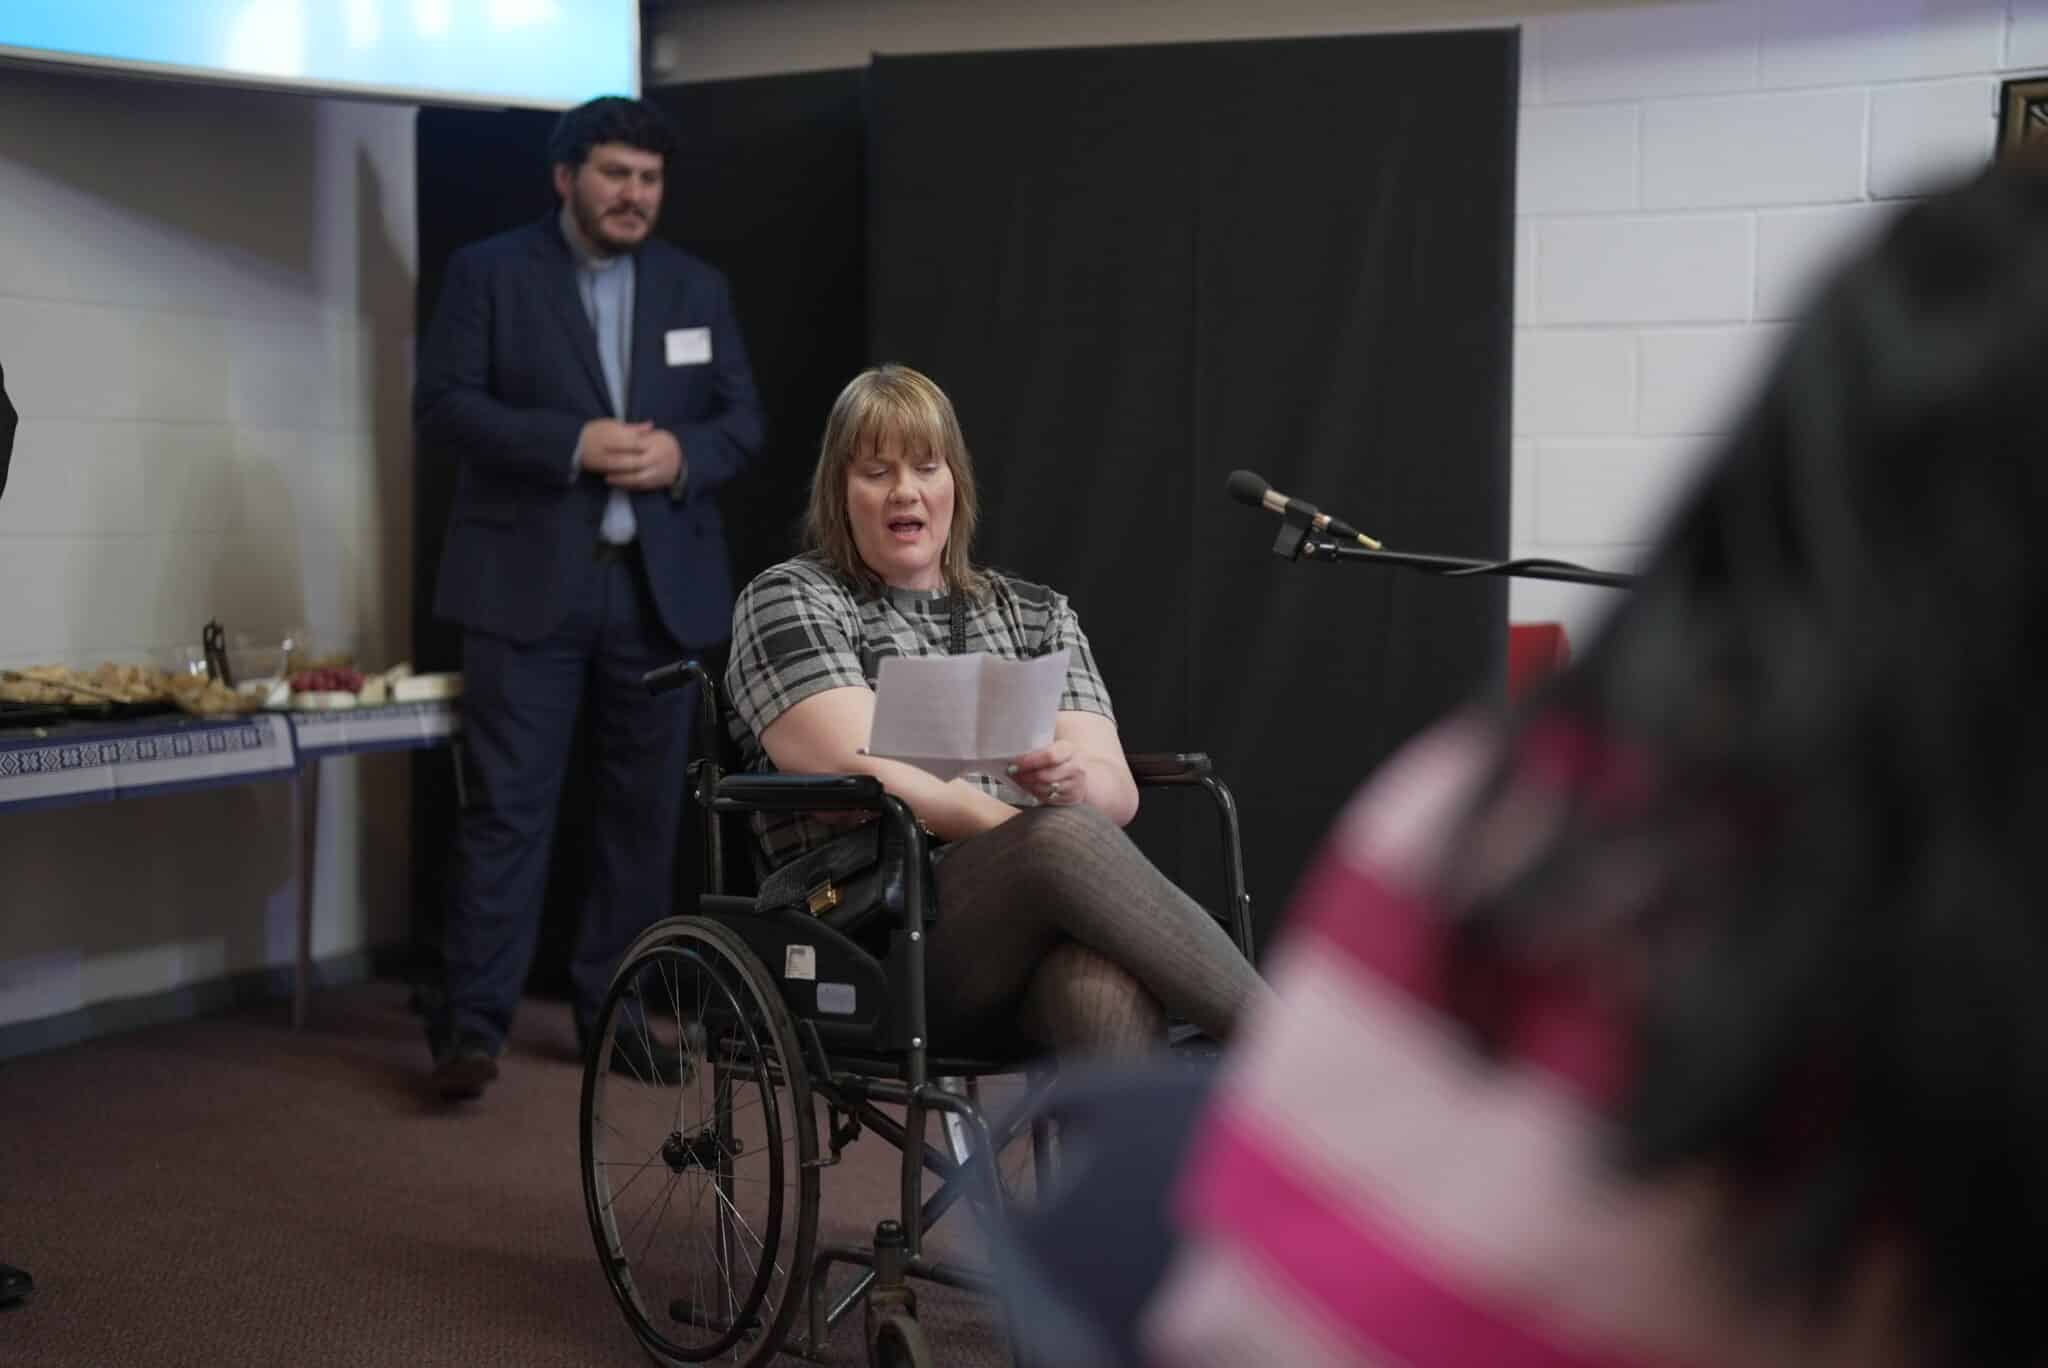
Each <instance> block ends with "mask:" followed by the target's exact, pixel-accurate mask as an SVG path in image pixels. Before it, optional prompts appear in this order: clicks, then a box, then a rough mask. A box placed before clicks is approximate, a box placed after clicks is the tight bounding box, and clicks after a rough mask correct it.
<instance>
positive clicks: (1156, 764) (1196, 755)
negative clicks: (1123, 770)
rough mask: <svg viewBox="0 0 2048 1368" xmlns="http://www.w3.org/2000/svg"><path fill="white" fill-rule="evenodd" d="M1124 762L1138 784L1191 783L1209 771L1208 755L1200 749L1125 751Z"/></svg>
mask: <svg viewBox="0 0 2048 1368" xmlns="http://www.w3.org/2000/svg"><path fill="white" fill-rule="evenodd" d="M1124 763H1126V764H1128V765H1129V766H1130V767H1131V778H1133V779H1135V780H1137V781H1138V782H1139V783H1140V784H1192V783H1196V782H1197V781H1199V780H1200V779H1201V777H1202V776H1203V775H1205V774H1207V773H1209V771H1210V769H1211V766H1210V764H1209V757H1208V756H1206V755H1204V754H1203V753H1202V752H1200V751H1192V752H1185V753H1183V752H1176V751H1144V752H1139V751H1125V752H1124Z"/></svg>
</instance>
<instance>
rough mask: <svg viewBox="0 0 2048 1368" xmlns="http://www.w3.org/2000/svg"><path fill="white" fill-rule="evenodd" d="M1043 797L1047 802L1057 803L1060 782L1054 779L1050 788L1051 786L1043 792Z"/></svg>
mask: <svg viewBox="0 0 2048 1368" xmlns="http://www.w3.org/2000/svg"><path fill="white" fill-rule="evenodd" d="M1045 796H1046V799H1047V801H1049V802H1054V803H1057V802H1058V801H1059V800H1060V781H1059V780H1057V779H1055V780H1053V781H1052V786H1051V787H1049V788H1048V789H1046V791H1045Z"/></svg>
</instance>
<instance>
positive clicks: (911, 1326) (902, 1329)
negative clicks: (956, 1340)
mask: <svg viewBox="0 0 2048 1368" xmlns="http://www.w3.org/2000/svg"><path fill="white" fill-rule="evenodd" d="M868 1368H932V1346H931V1341H929V1340H927V1339H926V1338H925V1337H924V1327H923V1326H921V1325H919V1324H918V1323H917V1321H916V1320H915V1319H914V1318H912V1317H911V1316H909V1315H908V1314H906V1313H904V1312H901V1311H897V1312H892V1313H891V1314H890V1315H889V1316H888V1317H887V1318H885V1319H884V1320H882V1321H881V1322H880V1323H879V1324H878V1325H876V1326H875V1337H874V1339H873V1340H872V1341H871V1342H870V1343H869V1344H868Z"/></svg>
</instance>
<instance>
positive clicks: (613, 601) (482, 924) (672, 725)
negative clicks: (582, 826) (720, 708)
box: [432, 550, 695, 1052]
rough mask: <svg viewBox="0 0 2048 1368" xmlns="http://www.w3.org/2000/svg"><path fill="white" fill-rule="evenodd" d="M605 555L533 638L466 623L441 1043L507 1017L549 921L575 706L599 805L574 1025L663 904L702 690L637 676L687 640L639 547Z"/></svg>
mask: <svg viewBox="0 0 2048 1368" xmlns="http://www.w3.org/2000/svg"><path fill="white" fill-rule="evenodd" d="M593 554H595V553H594V552H593ZM604 560H605V565H604V569H603V573H601V574H598V575H596V576H593V577H592V578H591V579H590V581H589V584H590V588H589V590H588V591H587V592H586V593H585V594H584V596H583V600H582V601H581V602H579V603H576V604H574V605H572V607H571V609H570V612H569V615H568V617H567V618H566V619H565V620H564V621H563V623H562V625H561V626H560V627H559V628H557V629H556V631H555V632H553V633H552V634H551V635H549V636H547V637H544V638H542V639H541V640H539V641H537V642H531V643H521V642H515V641H511V640H508V639H506V638H503V637H498V636H493V635H490V634H488V633H484V632H478V631H474V630H472V631H469V632H467V633H466V634H465V635H464V638H463V649H462V656H463V660H462V666H463V700H462V723H463V730H462V744H463V749H464V756H465V759H466V761H467V774H468V778H469V790H468V793H467V796H466V802H465V804H464V807H463V810H462V814H461V818H460V822H459V825H458V829H457V835H456V852H455V854H456V858H455V887H454V895H453V900H452V906H451V907H450V908H449V914H448V921H447V936H446V943H445V946H444V955H445V962H446V969H447V996H446V1000H445V1006H444V1009H443V1010H444V1013H445V1015H444V1018H443V1019H442V1020H440V1021H438V1022H436V1023H434V1024H433V1030H432V1034H433V1035H434V1036H435V1037H436V1039H435V1042H434V1043H435V1045H436V1048H437V1050H438V1049H439V1048H441V1047H442V1046H443V1045H445V1044H446V1043H447V1042H448V1041H449V1040H451V1039H453V1038H454V1037H455V1036H458V1035H459V1036H461V1037H463V1038H466V1039H468V1040H471V1041H474V1042H476V1043H478V1044H480V1045H483V1046H484V1047H485V1048H488V1049H490V1050H492V1051H493V1052H495V1051H496V1050H498V1049H499V1048H500V1047H502V1045H503V1043H504V1040H505V1034H506V1032H507V1031H508V1030H509V1029H510V1027H511V1023H512V1014H513V1011H514V1009H515V1008H516V1007H517V1006H518V1002H519V995H520V990H521V989H522V987H523V986H524V985H525V982H526V977H527V971H528V970H529V969H530V968H531V966H532V961H533V953H534V945H535V941H536V939H537V937H538V934H539V930H540V921H541V913H542V902H543V899H544V897H545V893H546V888H547V876H548V856H549V852H550V849H551V847H552V844H553V837H554V831H555V819H556V813H557V810H558V809H559V806H560V800H561V793H562V780H563V775H564V772H565V771H566V769H567V766H568V763H569V756H570V748H571V745H572V743H573V742H574V739H575V734H576V726H577V714H578V709H579V707H587V708H589V710H590V715H591V723H592V725H591V734H592V737H593V745H594V756H593V759H594V761H595V765H594V776H593V777H594V781H595V782H594V784H593V801H594V803H595V805H596V811H595V812H594V813H593V821H592V827H591V857H592V858H591V868H590V871H589V877H588V880H587V883H586V885H585V892H584V896H583V900H582V909H581V918H580V922H579V925H578V928H577V935H576V941H575V948H574V950H573V952H572V954H571V962H570V965H569V981H570V985H571V989H572V992H573V995H574V1006H575V1011H576V1020H577V1023H578V1026H579V1028H587V1027H588V1026H589V1025H590V1024H591V1023H592V1022H593V1021H594V1020H595V1018H596V1016H597V1012H598V1009H599V1008H600V1007H601V1006H602V1004H603V1002H604V994H605V990H606V987H607V986H608V984H609V982H610V979H611V975H612V972H613V971H614V970H615V969H616V968H617V966H618V961H619V957H620V956H621V955H622V954H623V953H624V951H625V948H626V947H627V945H629V944H630V943H631V942H632V940H633V938H634V937H635V936H637V935H638V934H639V933H640V932H641V931H643V930H645V929H646V928H647V927H648V926H650V925H652V924H653V923H654V922H655V921H657V920H659V919H661V918H662V917H665V916H668V915H669V914H670V911H671V907H672V903H673V901H674V897H675V859H676V833H677V823H678V820H679V818H680V815H681V809H682V801H683V789H684V785H685V782H686V778H685V772H684V771H685V767H686V765H687V763H688V757H689V747H690V719H691V716H692V709H693V707H694V705H695V691H694V690H681V691H678V692H676V693H671V694H666V695H663V696H661V697H659V698H657V697H654V696H652V695H651V694H649V693H648V691H647V690H646V688H645V687H644V686H642V684H641V682H640V679H641V676H642V675H644V674H645V673H646V672H647V671H648V670H651V669H653V668H654V667H655V666H657V665H665V664H668V663H670V662H672V661H674V660H677V659H679V658H681V657H682V656H683V655H684V654H685V652H684V649H683V647H682V646H681V645H680V644H679V643H678V642H676V641H675V639H674V638H673V637H671V636H670V635H669V633H668V631H667V630H666V629H665V628H664V627H663V626H662V625H661V619H660V616H659V614H658V613H657V612H656V611H655V606H654V602H653V598H652V595H651V593H650V590H649V587H648V584H647V577H646V572H645V570H644V569H643V567H642V566H641V564H640V562H639V556H638V553H637V551H636V550H629V551H627V552H624V553H620V554H610V555H607V556H605V557H604Z"/></svg>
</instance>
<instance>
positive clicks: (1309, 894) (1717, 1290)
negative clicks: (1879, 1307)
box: [1145, 725, 1900, 1368]
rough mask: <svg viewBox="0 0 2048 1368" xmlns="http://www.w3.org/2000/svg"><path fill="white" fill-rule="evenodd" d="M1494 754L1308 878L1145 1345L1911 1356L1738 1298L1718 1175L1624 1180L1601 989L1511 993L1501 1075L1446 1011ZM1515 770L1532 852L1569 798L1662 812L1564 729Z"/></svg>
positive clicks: (1411, 1360) (1199, 1363)
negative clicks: (1445, 917) (1533, 841)
mask: <svg viewBox="0 0 2048 1368" xmlns="http://www.w3.org/2000/svg"><path fill="white" fill-rule="evenodd" d="M1486 745H1487V740H1486V737H1485V735H1484V734H1483V733H1482V732H1481V731H1479V730H1478V729H1476V728H1474V727H1472V726H1469V725H1463V726H1453V727H1449V728H1446V729H1443V730H1441V731H1439V732H1438V733H1437V734H1435V735H1432V736H1430V737H1427V738H1425V739H1423V740H1422V741H1420V742H1418V743H1417V744H1416V745H1415V746H1413V747H1411V748H1410V750H1409V752H1408V753H1407V754H1405V755H1404V756H1402V757H1399V758H1397V760H1396V761H1395V762H1393V763H1391V764H1390V765H1389V766H1388V767H1387V768H1386V770H1385V771H1383V777H1382V778H1380V779H1379V780H1378V781H1377V782H1376V783H1374V784H1373V785H1371V786H1370V787H1369V788H1368V789H1367V790H1365V791H1364V792H1363V793H1362V794H1361V795H1360V796H1359V797H1358V798H1357V799H1355V800H1354V801H1353V803H1352V805H1351V806H1350V808H1349V809H1348V810H1347V811H1346V812H1345V814H1344V815H1343V816H1342V817H1341V818H1340V820H1339V821H1338V823H1337V826H1336V828H1335V830H1334V831H1333V833H1332V836H1331V839H1330V842H1329V845H1328V848H1327V849H1326V851H1325V852H1324V855H1323V857H1322V858H1321V860H1320V862H1319V863H1318V865H1317V866H1316V868H1315V870H1314V872H1313V873H1312V875H1311V876H1310V877H1309V878H1308V879H1307V880H1305V881H1304V883H1303V885H1302V887H1301V889H1300V891H1299V893H1298V895H1297V899H1296V904H1295V906H1294V908H1293V910H1292V914H1291V917H1290V921H1289V932H1288V936H1287V939H1286V941H1285V942H1284V944H1283V945H1282V946H1281V947H1280V948H1279V953H1278V954H1277V955H1276V956H1275V959H1274V963H1273V973H1272V980H1273V984H1274V988H1275V990H1276V991H1275V995H1274V999H1273V1002H1272V1004H1271V1005H1270V1006H1269V1008H1268V1009H1267V1010H1266V1011H1264V1012H1263V1014H1262V1015H1261V1016H1260V1017H1259V1018H1258V1019H1256V1020H1254V1021H1253V1022H1251V1023H1248V1024H1247V1026H1246V1028H1245V1030H1244V1031H1243V1033H1242V1035H1241V1036H1240V1039H1239V1041H1238V1042H1237V1043H1236V1045H1234V1047H1233V1050H1232V1058H1231V1062H1230V1066H1229V1068H1228V1070H1227V1072H1226V1074H1225V1076H1224V1079H1223V1082H1222V1085H1221V1087H1220V1089H1219V1096H1218V1099H1217V1101H1216V1102H1215V1103H1214V1104H1213V1106H1212V1109H1211V1113H1210V1115H1209V1117H1208V1119H1207V1121H1206V1122H1205V1129H1204V1131H1203V1133H1202V1134H1200V1135H1199V1136H1198V1137H1197V1139H1196V1142H1195V1146H1194V1149H1193V1152H1192V1154H1191V1157H1190V1163H1189V1167H1188V1170H1187V1172H1186V1174H1185V1175H1184V1178H1183V1180H1182V1186H1181V1191H1180V1193H1179V1201H1178V1209H1179V1218H1180V1220H1181V1223H1182V1226H1183V1229H1184V1231H1185V1233H1186V1236H1187V1238H1186V1240H1185V1242H1184V1246H1183V1252H1182V1254H1181V1255H1180V1257H1179V1261H1178V1263H1177V1265H1176V1267H1175V1269H1174V1270H1173V1271H1172V1273H1171V1275H1170V1277H1169V1279H1168V1282H1167V1285H1166V1287H1165V1288H1164V1290H1163V1291H1162V1294H1161V1296H1160V1297H1159V1298H1158V1300H1157V1301H1156V1302H1155V1304H1154V1306H1153V1307H1152V1308H1151V1310H1150V1312H1149V1314H1148V1319H1147V1322H1146V1325H1145V1337H1146V1343H1147V1345H1148V1352H1149V1354H1150V1361H1151V1363H1152V1364H1153V1365H1154V1368H1208V1366H1209V1365H1216V1364H1226V1363H1228V1364H1246V1365H1256V1368H1297V1366H1299V1368H1308V1366H1309V1365H1314V1366H1315V1368H1322V1366H1323V1365H1336V1364H1349V1365H1374V1366H1377V1365H1393V1364H1402V1365H1411V1368H1435V1366H1437V1365H1442V1366H1443V1368H1465V1366H1466V1365H1498V1366H1499V1368H1646V1366H1647V1365H1660V1366H1662V1365H1671V1366H1672V1368H1679V1366H1680V1365H1701V1366H1702V1368H1704V1365H1712V1364H1728V1363H1787V1364H1790V1363H1801V1364H1819V1363H1844V1364H1847V1363H1856V1364H1877V1363H1882V1362H1893V1361H1898V1360H1899V1357H1900V1356H1899V1353H1898V1351H1897V1346H1896V1342H1893V1341H1889V1340H1887V1339H1886V1337H1884V1336H1882V1335H1879V1336H1875V1337H1873V1336H1872V1335H1871V1334H1870V1333H1869V1328H1870V1325H1871V1324H1872V1323H1874V1322H1876V1321H1881V1320H1882V1317H1876V1316H1873V1315H1870V1314H1866V1313H1867V1312H1868V1309H1869V1304H1870V1303H1869V1299H1867V1298H1866V1299H1864V1300H1863V1301H1859V1302H1857V1303H1856V1305H1857V1306H1858V1307H1859V1310H1858V1312H1857V1313H1856V1315H1854V1316H1852V1317H1851V1318H1850V1319H1851V1321H1852V1322H1853V1323H1851V1324H1846V1325H1844V1324H1830V1325H1828V1326H1824V1327H1822V1326H1811V1325H1801V1326H1795V1327H1788V1326H1783V1325H1774V1324H1768V1323H1764V1322H1762V1321H1761V1320H1760V1319H1759V1317H1758V1316H1757V1315H1756V1314H1753V1313H1751V1312H1750V1311H1749V1310H1748V1309H1747V1306H1746V1304H1745V1303H1744V1302H1742V1301H1741V1300H1740V1299H1738V1298H1736V1297H1734V1296H1732V1295H1730V1294H1729V1293H1728V1292H1727V1291H1726V1288H1725V1284H1724V1282H1723V1280H1722V1278H1721V1277H1720V1276H1719V1267H1718V1264H1717V1263H1716V1262H1715V1260H1714V1259H1713V1258H1712V1256H1711V1252H1710V1246H1709V1244H1708V1241H1707V1236H1708V1234H1709V1232H1710V1229H1711V1223H1712V1221H1713V1219H1714V1217H1715V1215H1716V1213H1717V1211H1718V1210H1719V1206H1718V1205H1717V1201H1716V1192H1717V1190H1716V1189H1715V1188H1714V1186H1713V1185H1712V1184H1711V1182H1710V1181H1709V1180H1707V1179H1706V1178H1704V1177H1702V1178H1699V1179H1697V1180H1691V1181H1685V1182H1676V1181H1674V1182H1660V1183H1658V1184H1655V1185H1644V1184H1628V1183H1625V1182H1623V1181H1621V1180H1619V1179H1617V1178H1615V1177H1613V1176H1612V1175H1611V1174H1610V1173H1609V1172H1608V1171H1607V1170H1606V1169H1605V1167H1604V1166H1603V1165H1602V1163H1601V1160H1600V1142H1601V1139H1602V1137H1603V1132H1604V1128H1605V1125H1606V1123H1605V1120H1604V1111H1605V1108H1606V1107H1607V1106H1608V1105H1609V1103H1610V1102H1611V1100H1612V1099H1613V1098H1614V1097H1615V1096H1616V1095H1617V1090H1618V1089H1619V1087H1620V1086H1621V1084H1622V1082H1623V1071H1624V1052H1623V1049H1622V1035H1621V1030H1620V1024H1619V1023H1620V1021H1621V1017H1620V1015H1619V1014H1618V1012H1617V1010H1616V1003H1615V999H1614V995H1613V992H1612V990H1611V987H1610V986H1609V985H1606V984H1603V983H1601V982H1599V981H1597V980H1598V979H1599V978H1600V975H1598V974H1597V973H1595V972H1593V971H1592V970H1590V969H1588V968H1586V967H1585V966H1581V967H1580V969H1579V970H1578V971H1576V972H1569V973H1568V972H1567V971H1565V970H1564V969H1562V968H1560V969H1558V970H1555V971H1553V972H1551V973H1549V974H1546V975H1543V976H1540V977H1538V976H1531V977H1529V978H1527V979H1525V980H1523V981H1518V982H1513V983H1504V984H1502V985H1500V991H1501V992H1502V993H1503V994H1505V995H1506V997H1505V1004H1506V1007H1507V1011H1506V1013H1505V1019H1506V1021H1507V1023H1508V1040H1507V1045H1508V1049H1507V1057H1506V1058H1505V1059H1504V1060H1501V1061H1498V1062H1490V1061H1484V1060H1481V1059H1480V1058H1478V1057H1477V1055H1476V1054H1475V1053H1474V1052H1473V1050H1472V1049H1471V1048H1470V1046H1469V1044H1468V1042H1467V1038H1466V1036H1465V1035H1464V1034H1463V1033H1462V1032H1461V1031H1460V1029H1459V1028H1457V1027H1456V1026H1455V1025H1454V1024H1453V1023H1452V1022H1451V1021H1450V1020H1449V1019H1448V1018H1447V1017H1446V1016H1445V1014H1444V1011H1443V1006H1444V996H1443V979H1442V973H1441V967H1442V953H1443V945H1442V941H1441V936H1440V933H1439V927H1440V924H1441V919H1440V917H1439V916H1438V915H1437V914H1436V908H1435V905H1434V904H1433V902H1432V890H1431V885H1432V880H1433V871H1434V870H1436V869H1437V868H1439V867H1440V864H1439V860H1440V857H1441V856H1442V855H1443V853H1444V850H1443V846H1442V842H1443V841H1444V840H1445V839H1446V834H1447V833H1448V832H1449V831H1451V830H1452V829H1454V826H1455V816H1456V814H1457V812H1458V811H1459V810H1460V809H1461V807H1462V806H1463V804H1464V803H1465V802H1466V801H1467V800H1468V798H1469V796H1470V795H1471V793H1472V792H1473V785H1474V783H1476V782H1477V779H1478V775H1479V767H1480V764H1481V757H1482V756H1483V755H1484V754H1485V748H1486ZM1522 759H1523V762H1524V763H1523V764H1522V766H1521V767H1520V770H1519V772H1518V776H1517V781H1516V784H1515V785H1514V786H1513V789H1512V790H1511V792H1510V794H1509V795H1508V798H1507V800H1506V806H1505V810H1506V811H1509V812H1511V813H1514V814H1515V822H1514V825H1523V826H1526V828H1527V829H1528V831H1531V832H1534V831H1540V830H1542V829H1543V827H1544V824H1545V822H1546V821H1548V820H1550V819H1551V818H1552V816H1554V812H1555V809H1556V807H1557V804H1556V802H1555V799H1556V796H1557V793H1558V790H1559V789H1560V788H1562V787H1565V786H1574V787H1576V788H1577V790H1578V791H1579V792H1580V793H1581V794H1584V795H1587V796H1589V797H1590V798H1591V799H1592V800H1593V801H1595V802H1610V801H1611V802H1617V803H1628V802H1635V801H1639V799H1640V796H1641V794H1642V792H1643V783H1642V773H1643V771H1642V769H1641V767H1640V766H1638V765H1634V764H1628V763H1623V762H1621V761H1618V760H1616V759H1615V758H1614V757H1612V756H1610V755H1607V754H1604V753H1603V752H1601V751H1600V750H1599V748H1597V747H1594V746H1589V745H1588V744H1587V743H1585V742H1584V741H1583V739H1581V738H1577V737H1574V736H1572V735H1571V734H1569V733H1568V732H1564V731H1554V732H1550V733H1539V734H1538V735H1537V736H1536V737H1535V738H1534V739H1533V740H1532V744H1531V746H1530V748H1529V749H1528V750H1526V751H1524V752H1523V755H1522ZM1524 790H1526V792H1525V791H1524ZM1489 839H1493V838H1489ZM1517 844H1518V842H1517V838H1516V833H1515V832H1514V831H1512V830H1510V831H1508V832H1506V833H1505V834H1504V835H1503V836H1501V837H1500V844H1499V848H1497V849H1488V850H1486V851H1483V852H1476V853H1475V854H1474V855H1473V858H1475V859H1478V860H1482V861H1487V862H1492V861H1507V862H1512V860H1513V859H1514V858H1515V855H1516V847H1517ZM1491 867H1495V868H1498V867H1502V866H1499V865H1492V866H1491ZM1852 1300H1853V1299H1852ZM1880 1301H1881V1299H1880Z"/></svg>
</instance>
